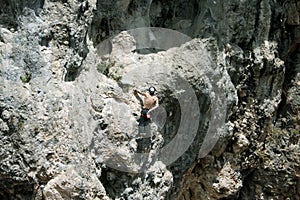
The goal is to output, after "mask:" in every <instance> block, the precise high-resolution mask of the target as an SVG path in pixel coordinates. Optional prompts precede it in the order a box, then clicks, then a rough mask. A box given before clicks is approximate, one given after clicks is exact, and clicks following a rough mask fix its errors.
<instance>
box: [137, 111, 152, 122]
mask: <svg viewBox="0 0 300 200" xmlns="http://www.w3.org/2000/svg"><path fill="white" fill-rule="evenodd" d="M148 111H149V109H147V108H143V109H142V111H141V117H140V119H139V126H147V125H149V124H150V122H151V119H150V118H147V113H148Z"/></svg>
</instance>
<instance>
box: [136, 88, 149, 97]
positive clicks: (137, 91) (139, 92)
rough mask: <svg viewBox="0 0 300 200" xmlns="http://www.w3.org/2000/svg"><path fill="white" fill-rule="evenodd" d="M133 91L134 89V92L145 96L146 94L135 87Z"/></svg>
mask: <svg viewBox="0 0 300 200" xmlns="http://www.w3.org/2000/svg"><path fill="white" fill-rule="evenodd" d="M133 91H134V93H137V94H140V95H143V96H144V97H146V96H147V94H146V93H143V92H141V91H139V90H137V89H134V90H133Z"/></svg>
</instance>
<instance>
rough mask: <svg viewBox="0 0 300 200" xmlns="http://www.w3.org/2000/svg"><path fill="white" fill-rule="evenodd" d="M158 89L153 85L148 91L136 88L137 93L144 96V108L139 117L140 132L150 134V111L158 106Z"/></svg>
mask: <svg viewBox="0 0 300 200" xmlns="http://www.w3.org/2000/svg"><path fill="white" fill-rule="evenodd" d="M155 91H156V89H155V88H154V87H153V86H151V87H150V88H149V90H148V92H145V93H143V92H140V91H139V90H137V89H134V93H135V94H140V95H142V96H143V97H144V101H143V108H142V111H141V117H140V119H139V133H147V134H150V133H151V132H150V127H149V126H150V122H151V117H150V112H151V111H152V110H154V109H156V108H157V107H158V98H157V97H156V96H155Z"/></svg>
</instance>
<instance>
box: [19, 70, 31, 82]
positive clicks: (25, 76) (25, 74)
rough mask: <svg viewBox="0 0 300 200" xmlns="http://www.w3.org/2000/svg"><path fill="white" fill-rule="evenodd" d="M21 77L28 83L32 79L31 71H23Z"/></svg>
mask: <svg viewBox="0 0 300 200" xmlns="http://www.w3.org/2000/svg"><path fill="white" fill-rule="evenodd" d="M20 79H21V81H22V82H23V83H28V82H29V81H30V80H31V72H23V73H22V74H21V75H20Z"/></svg>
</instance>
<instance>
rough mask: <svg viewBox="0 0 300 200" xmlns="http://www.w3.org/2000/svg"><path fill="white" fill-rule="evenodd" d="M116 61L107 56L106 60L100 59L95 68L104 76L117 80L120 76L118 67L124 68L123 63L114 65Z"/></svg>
mask: <svg viewBox="0 0 300 200" xmlns="http://www.w3.org/2000/svg"><path fill="white" fill-rule="evenodd" d="M116 63H117V62H116V61H115V60H113V59H111V58H109V59H108V60H107V61H101V62H100V63H99V64H98V65H97V70H98V71H99V72H100V73H102V74H104V75H105V76H107V77H109V78H111V79H113V80H115V81H117V82H119V81H120V80H121V78H122V76H120V75H119V74H118V71H119V69H124V65H119V66H116Z"/></svg>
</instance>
